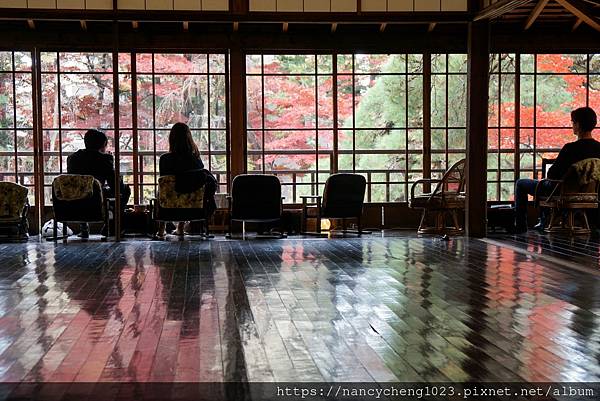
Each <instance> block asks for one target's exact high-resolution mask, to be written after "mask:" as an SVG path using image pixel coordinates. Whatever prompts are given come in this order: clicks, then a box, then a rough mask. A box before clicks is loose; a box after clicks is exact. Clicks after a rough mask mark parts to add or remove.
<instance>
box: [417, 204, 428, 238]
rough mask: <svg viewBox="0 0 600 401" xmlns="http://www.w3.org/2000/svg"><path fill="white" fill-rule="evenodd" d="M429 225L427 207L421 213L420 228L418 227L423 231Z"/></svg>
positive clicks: (418, 230) (419, 230)
mask: <svg viewBox="0 0 600 401" xmlns="http://www.w3.org/2000/svg"><path fill="white" fill-rule="evenodd" d="M426 227H427V209H423V213H422V214H421V221H420V222H419V228H418V229H417V232H419V233H420V232H421V231H423V230H425V228H426Z"/></svg>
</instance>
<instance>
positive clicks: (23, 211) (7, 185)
mask: <svg viewBox="0 0 600 401" xmlns="http://www.w3.org/2000/svg"><path fill="white" fill-rule="evenodd" d="M28 192H29V190H28V189H27V188H26V187H24V186H22V185H19V184H15V183H14V182H6V181H3V182H0V228H2V231H6V234H5V235H2V236H1V237H0V238H2V239H3V240H8V241H27V238H28V230H29V222H28V220H27V213H28V212H29V201H28V200H27V193H28Z"/></svg>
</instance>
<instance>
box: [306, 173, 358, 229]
mask: <svg viewBox="0 0 600 401" xmlns="http://www.w3.org/2000/svg"><path fill="white" fill-rule="evenodd" d="M366 187H367V181H366V179H365V177H364V176H362V175H360V174H350V173H339V174H332V175H331V176H329V178H327V181H326V182H325V189H324V190H323V196H322V197H321V196H301V198H302V232H304V233H306V234H311V233H307V232H306V223H307V219H309V218H315V219H316V231H317V232H316V234H321V219H341V220H342V230H341V232H342V233H344V234H346V233H353V234H358V235H361V234H363V233H364V231H363V230H362V225H361V218H362V212H363V203H364V199H365V190H366ZM321 200H322V201H321ZM346 219H356V223H357V228H358V230H355V231H351V230H346Z"/></svg>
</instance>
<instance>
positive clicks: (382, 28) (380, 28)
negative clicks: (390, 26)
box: [379, 22, 387, 33]
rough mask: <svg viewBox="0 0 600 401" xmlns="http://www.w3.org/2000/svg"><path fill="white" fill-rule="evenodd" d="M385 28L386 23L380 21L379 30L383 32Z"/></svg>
mask: <svg viewBox="0 0 600 401" xmlns="http://www.w3.org/2000/svg"><path fill="white" fill-rule="evenodd" d="M385 28H387V23H385V22H382V23H381V25H379V32H381V33H384V32H385Z"/></svg>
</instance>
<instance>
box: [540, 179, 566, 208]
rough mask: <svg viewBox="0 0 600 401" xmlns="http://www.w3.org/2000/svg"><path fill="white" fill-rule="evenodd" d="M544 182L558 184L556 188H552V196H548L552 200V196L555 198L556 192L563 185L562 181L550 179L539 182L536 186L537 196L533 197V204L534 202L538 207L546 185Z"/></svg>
mask: <svg viewBox="0 0 600 401" xmlns="http://www.w3.org/2000/svg"><path fill="white" fill-rule="evenodd" d="M544 182H550V183H555V184H556V185H555V186H554V188H552V192H550V194H549V195H548V198H551V197H552V196H554V193H555V192H556V190H557V189H558V188H559V187H560V186H561V184H562V183H563V181H562V180H551V179H548V178H544V179H542V180H540V181H538V183H537V185H536V186H535V194H534V195H533V202H534V204H535V206H536V207H537V205H538V204H539V197H540V189H541V188H542V186H543V185H544Z"/></svg>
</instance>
